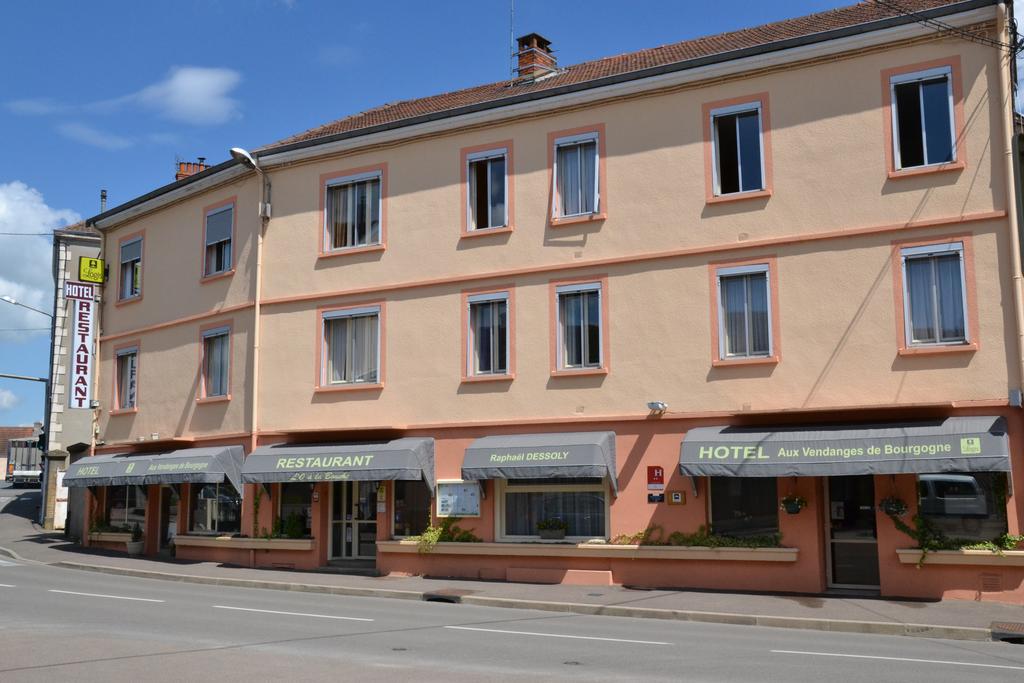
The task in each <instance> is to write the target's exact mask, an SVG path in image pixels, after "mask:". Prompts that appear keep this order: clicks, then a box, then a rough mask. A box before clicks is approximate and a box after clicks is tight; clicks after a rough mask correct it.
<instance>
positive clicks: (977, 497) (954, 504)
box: [917, 474, 988, 517]
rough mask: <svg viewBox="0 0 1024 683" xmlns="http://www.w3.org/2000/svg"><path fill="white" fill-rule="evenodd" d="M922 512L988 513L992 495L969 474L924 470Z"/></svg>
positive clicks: (920, 485) (921, 477)
mask: <svg viewBox="0 0 1024 683" xmlns="http://www.w3.org/2000/svg"><path fill="white" fill-rule="evenodd" d="M917 493H918V496H919V506H920V511H921V514H924V515H936V516H943V515H945V516H949V517H987V516H988V497H987V496H986V495H985V491H984V490H983V489H982V488H981V486H980V485H979V484H978V480H977V479H975V478H974V477H972V476H971V475H969V474H922V475H919V476H918V477H917Z"/></svg>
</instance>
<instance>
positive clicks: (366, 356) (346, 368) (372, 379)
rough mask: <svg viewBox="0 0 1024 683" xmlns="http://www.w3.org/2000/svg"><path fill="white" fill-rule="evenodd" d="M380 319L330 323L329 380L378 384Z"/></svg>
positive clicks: (344, 319)
mask: <svg viewBox="0 0 1024 683" xmlns="http://www.w3.org/2000/svg"><path fill="white" fill-rule="evenodd" d="M377 335H378V316H376V315H362V316H352V317H345V318H336V319H334V320H329V321H327V332H326V334H325V335H324V336H325V337H326V340H327V364H328V367H327V376H328V378H329V380H330V381H331V382H334V383H342V382H368V383H371V384H372V383H376V382H377Z"/></svg>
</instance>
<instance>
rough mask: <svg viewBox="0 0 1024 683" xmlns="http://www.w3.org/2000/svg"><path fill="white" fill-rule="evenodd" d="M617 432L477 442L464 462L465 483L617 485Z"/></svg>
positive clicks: (523, 436)
mask: <svg viewBox="0 0 1024 683" xmlns="http://www.w3.org/2000/svg"><path fill="white" fill-rule="evenodd" d="M615 473H616V470H615V434H614V432H554V433H550V434H509V435H502V436H485V437H483V438H480V439H477V440H476V441H474V442H473V443H472V444H470V446H469V448H467V449H466V455H465V457H464V458H463V461H462V478H463V479H470V480H473V479H542V478H552V477H553V478H558V477H563V478H574V477H594V478H604V477H608V478H609V481H610V482H611V484H612V488H613V489H616V490H617V485H616V481H615Z"/></svg>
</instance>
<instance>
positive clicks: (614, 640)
mask: <svg viewBox="0 0 1024 683" xmlns="http://www.w3.org/2000/svg"><path fill="white" fill-rule="evenodd" d="M445 628H451V629H455V630H457V631H482V632H484V633H511V634H513V635H517V636H543V637H544V638H571V639H573V640H603V641H605V642H609V643H633V644H635V645H671V644H672V643H662V642H659V641H656V640H625V639H624V638H598V637H597V636H568V635H563V634H560V633H533V632H531V631H504V630H501V629H497V628H473V627H471V626H445Z"/></svg>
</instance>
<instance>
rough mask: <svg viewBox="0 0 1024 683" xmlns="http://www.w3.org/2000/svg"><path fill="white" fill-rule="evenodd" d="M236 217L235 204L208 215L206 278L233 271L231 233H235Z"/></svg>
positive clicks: (205, 237) (205, 232)
mask: <svg viewBox="0 0 1024 683" xmlns="http://www.w3.org/2000/svg"><path fill="white" fill-rule="evenodd" d="M234 216H235V206H234V204H229V205H227V206H222V207H220V208H217V209H214V210H212V211H210V212H209V213H207V214H206V228H205V230H204V239H205V243H206V252H205V253H206V258H205V259H204V264H203V276H204V277H210V276H211V275H219V274H221V273H226V272H228V271H229V270H231V267H232V264H233V262H232V260H231V259H232V255H231V233H232V232H233V225H234Z"/></svg>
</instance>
